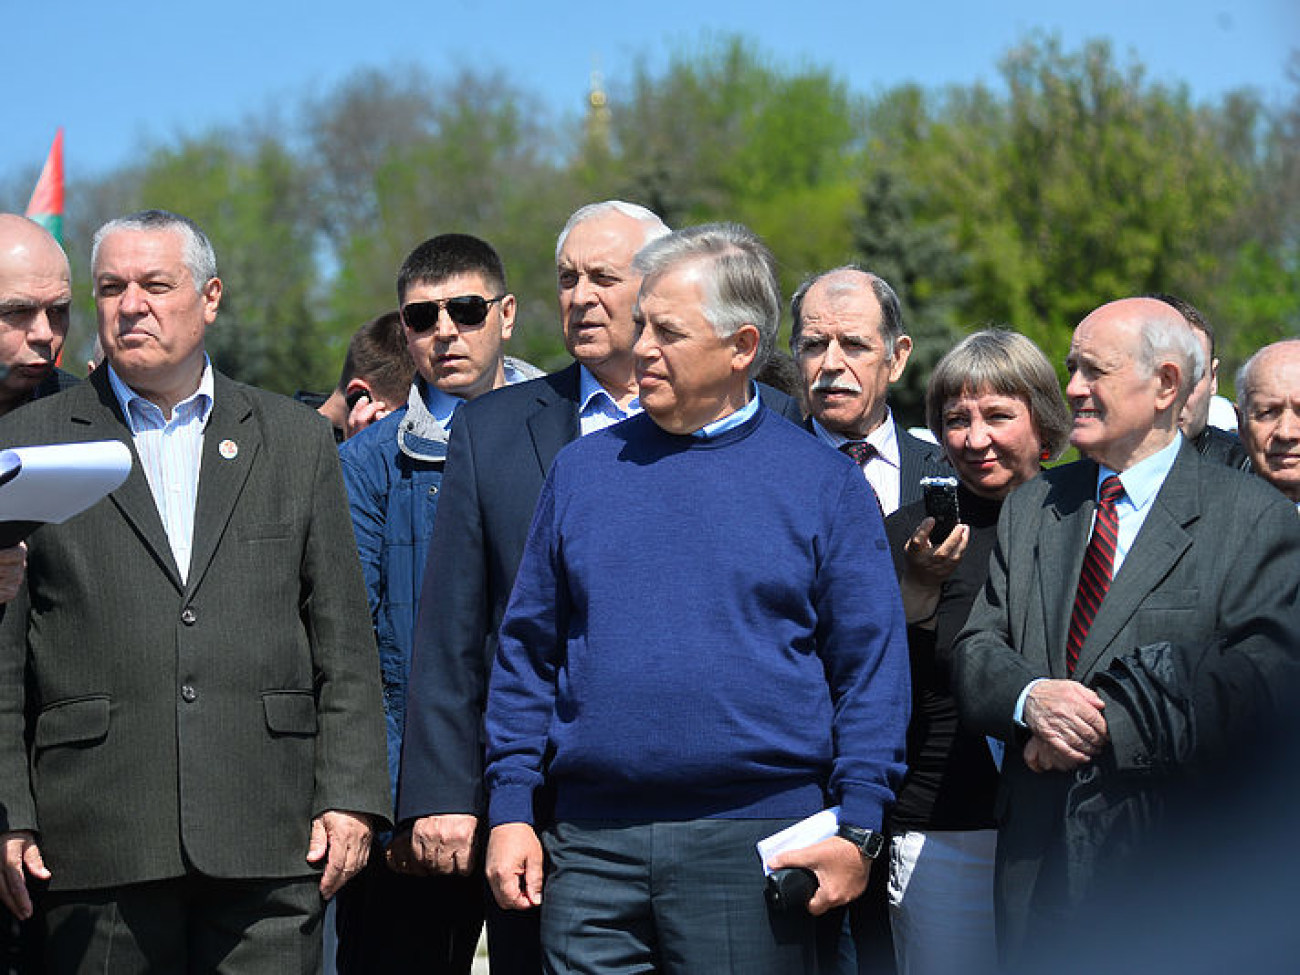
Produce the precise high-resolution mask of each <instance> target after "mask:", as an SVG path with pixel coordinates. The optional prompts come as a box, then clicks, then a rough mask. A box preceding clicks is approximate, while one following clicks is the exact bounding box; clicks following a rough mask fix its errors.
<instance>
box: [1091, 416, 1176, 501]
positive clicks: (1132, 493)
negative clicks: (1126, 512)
mask: <svg viewBox="0 0 1300 975" xmlns="http://www.w3.org/2000/svg"><path fill="white" fill-rule="evenodd" d="M1182 444H1183V438H1182V435H1181V434H1179V435H1178V436H1176V437H1174V439H1173V440H1171V441H1170V442H1169V443H1168V444H1167V445H1166V446H1164V447H1161V448H1160V449H1159V450H1157V451H1156V452H1155V453H1154V454H1152V455H1151V456H1150V457H1144V458H1143V459H1142V460H1140V461H1138V462H1137V463H1136V464H1134V465H1133V466H1132V467H1130V468H1129V469H1128V470H1126V471H1125V472H1124V473H1122V474H1119V472H1118V471H1114V470H1111V469H1110V468H1109V467H1107V466H1106V465H1105V464H1098V465H1097V489H1098V491H1099V492H1100V489H1101V482H1102V481H1104V480H1106V478H1108V477H1110V476H1111V475H1114V474H1118V476H1119V481H1120V483H1121V484H1123V485H1124V500H1123V501H1121V502H1120V504H1121V505H1127V506H1128V507H1130V508H1132V509H1133V510H1136V511H1141V510H1143V509H1145V508H1146V507H1147V506H1149V505H1150V504H1151V501H1152V500H1153V499H1154V498H1155V496H1156V495H1157V494H1158V493H1159V492H1160V487H1161V485H1163V484H1164V483H1165V478H1166V477H1168V476H1169V472H1170V470H1172V469H1173V466H1174V461H1175V460H1177V459H1178V450H1179V448H1180V447H1181V446H1182Z"/></svg>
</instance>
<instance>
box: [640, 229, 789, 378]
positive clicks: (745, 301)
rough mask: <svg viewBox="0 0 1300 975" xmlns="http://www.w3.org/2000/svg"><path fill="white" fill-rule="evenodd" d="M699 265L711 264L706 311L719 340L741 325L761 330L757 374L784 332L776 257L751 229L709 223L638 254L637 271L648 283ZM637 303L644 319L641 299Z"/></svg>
mask: <svg viewBox="0 0 1300 975" xmlns="http://www.w3.org/2000/svg"><path fill="white" fill-rule="evenodd" d="M695 261H701V262H707V270H708V273H706V274H705V275H704V307H703V312H704V317H705V318H706V319H707V320H708V322H709V324H710V325H712V326H713V330H714V331H715V332H716V333H717V334H718V335H719V337H721V338H729V337H730V336H732V335H734V334H735V332H736V330H737V329H739V328H740V327H741V326H742V325H753V326H754V327H755V328H756V329H757V330H758V351H757V353H756V354H755V355H754V361H753V362H752V363H751V364H750V367H749V374H750V376H755V375H757V374H758V372H759V371H760V370H761V369H762V368H763V366H764V365H765V364H766V363H767V360H768V357H769V356H771V354H772V349H773V348H774V347H775V345H776V333H777V331H778V330H779V329H780V327H781V288H780V285H779V284H778V283H777V275H776V258H774V257H773V256H772V252H771V251H770V250H768V248H767V245H766V244H764V243H763V241H762V239H760V238H759V236H758V235H757V234H755V233H754V232H753V231H752V230H750V229H749V228H748V227H743V226H741V225H740V224H738V223H706V224H702V225H701V226H698V227H687V228H685V229H683V230H678V231H676V232H674V233H671V234H669V235H668V236H666V237H660V238H659V239H657V240H654V241H652V242H651V243H649V244H647V245H646V246H645V247H643V248H642V249H641V250H640V251H638V252H637V255H636V257H635V258H634V259H633V261H632V266H633V268H635V269H636V270H637V271H640V272H641V274H643V275H644V276H645V280H646V282H647V283H648V282H649V281H650V280H652V279H653V278H657V277H661V276H662V275H664V274H666V273H668V272H669V271H671V270H674V269H676V268H677V267H679V266H681V265H683V264H689V263H693V262H695ZM644 288H645V284H643V285H642V289H643V290H644ZM637 304H638V314H639V313H640V308H639V306H640V299H638V301H637Z"/></svg>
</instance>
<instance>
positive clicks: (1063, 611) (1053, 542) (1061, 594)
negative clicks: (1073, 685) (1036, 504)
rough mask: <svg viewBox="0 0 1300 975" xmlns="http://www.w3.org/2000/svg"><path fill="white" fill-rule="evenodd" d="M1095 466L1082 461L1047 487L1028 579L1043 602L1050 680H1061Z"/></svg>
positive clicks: (1087, 532) (1088, 523)
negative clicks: (1074, 470)
mask: <svg viewBox="0 0 1300 975" xmlns="http://www.w3.org/2000/svg"><path fill="white" fill-rule="evenodd" d="M1096 487H1097V465H1096V464H1093V463H1091V462H1087V461H1085V462H1083V463H1081V464H1080V465H1079V469H1078V472H1077V474H1075V476H1072V477H1068V478H1064V479H1063V480H1062V481H1061V482H1059V483H1058V484H1056V485H1055V487H1054V488H1053V492H1052V493H1053V498H1052V501H1051V504H1050V506H1049V508H1048V512H1047V515H1046V516H1045V517H1044V519H1043V528H1042V532H1041V533H1040V534H1039V537H1038V541H1037V544H1036V547H1035V550H1034V563H1035V565H1034V570H1035V571H1034V575H1035V576H1036V577H1037V578H1038V585H1039V598H1040V599H1042V602H1043V617H1044V619H1043V627H1044V629H1043V632H1044V633H1046V634H1047V654H1046V655H1047V666H1048V672H1049V673H1050V674H1051V675H1052V676H1053V677H1066V676H1067V675H1068V671H1067V668H1066V663H1065V642H1066V638H1067V636H1068V634H1069V630H1070V614H1071V613H1072V612H1073V611H1074V597H1075V593H1076V592H1077V590H1078V587H1079V573H1080V572H1081V571H1082V569H1083V555H1084V552H1085V551H1087V548H1088V536H1089V535H1090V534H1091V532H1092V514H1093V511H1094V510H1095V509H1096V507H1097V503H1096V500H1095V497H1094V496H1095V495H1096V493H1097V492H1096Z"/></svg>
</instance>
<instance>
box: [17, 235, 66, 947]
mask: <svg viewBox="0 0 1300 975" xmlns="http://www.w3.org/2000/svg"><path fill="white" fill-rule="evenodd" d="M71 307H72V275H71V273H70V271H69V270H68V258H67V256H66V255H65V254H64V253H63V249H62V248H61V247H59V243H58V241H56V240H55V239H54V238H53V237H52V236H51V235H50V233H49V232H48V231H47V230H45V228H44V227H42V226H40V224H37V223H33V222H32V221H31V220H28V219H27V218H26V217H20V216H18V215H17V214H15V213H0V416H3V415H4V414H6V413H10V412H12V411H13V410H15V409H17V408H18V407H20V406H22V405H24V404H26V403H30V402H31V401H32V400H34V399H36V398H38V397H40V396H48V395H49V394H51V393H57V392H58V391H59V390H61V389H64V388H66V387H67V386H71V385H73V384H75V383H76V382H77V380H76V378H75V377H73V376H72V375H70V374H68V373H66V372H64V371H63V370H61V369H59V368H57V367H56V366H55V365H54V362H55V360H56V359H57V358H58V356H59V350H60V349H62V348H63V340H64V338H65V337H66V336H67V334H68V320H69V310H70V309H71ZM0 446H3V445H2V444H0ZM26 557H27V552H26V549H25V548H24V547H23V546H21V545H18V546H14V547H13V548H3V549H0V603H7V602H9V601H10V600H11V599H13V598H14V597H15V596H16V595H17V594H18V590H19V587H20V586H21V585H22V581H23V575H24V570H25V568H26ZM17 924H18V922H17V921H16V920H15V919H14V918H13V916H12V915H10V914H9V913H8V912H7V911H5V910H4V909H3V908H0V971H27V970H33V971H35V970H36V967H35V966H36V965H37V961H36V955H37V953H38V952H39V948H40V946H39V934H38V931H39V925H38V924H32V925H25V926H24V928H23V929H22V933H20V932H19V929H18V927H17Z"/></svg>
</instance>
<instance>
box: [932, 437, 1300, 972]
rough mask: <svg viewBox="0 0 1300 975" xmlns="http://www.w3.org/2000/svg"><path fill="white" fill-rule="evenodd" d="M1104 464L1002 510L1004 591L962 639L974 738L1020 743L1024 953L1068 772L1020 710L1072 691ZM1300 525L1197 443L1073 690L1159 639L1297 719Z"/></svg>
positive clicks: (1012, 757) (1031, 490)
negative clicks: (1020, 721) (1028, 756)
mask: <svg viewBox="0 0 1300 975" xmlns="http://www.w3.org/2000/svg"><path fill="white" fill-rule="evenodd" d="M1096 484H1097V466H1096V464H1094V463H1093V462H1091V461H1080V462H1078V463H1075V464H1071V465H1068V466H1065V467H1059V468H1056V469H1054V470H1051V471H1048V472H1046V473H1045V474H1043V475H1042V476H1040V477H1037V478H1035V479H1034V480H1032V481H1030V482H1028V483H1027V484H1024V485H1022V486H1021V487H1020V488H1019V489H1017V490H1016V491H1015V492H1013V493H1012V495H1011V497H1010V498H1008V500H1007V502H1006V504H1005V505H1004V506H1003V509H1002V514H1001V518H1000V519H999V522H998V540H997V544H996V547H995V549H994V552H993V555H992V558H991V559H990V563H989V578H988V582H987V584H986V585H985V588H984V591H983V593H982V594H981V596H980V598H979V599H977V600H976V603H975V606H974V608H973V609H972V611H971V615H970V618H969V620H968V621H967V624H966V628H965V630H964V631H963V632H962V634H961V635H960V636H959V637H958V640H957V644H956V647H955V659H954V690H955V692H956V695H957V701H958V706H959V708H960V711H961V715H962V718H963V720H964V721H965V722H966V723H967V725H968V726H970V727H971V728H973V729H975V730H978V731H980V732H982V733H984V734H988V735H992V736H995V737H997V738H1000V739H1002V740H1003V741H1005V742H1007V743H1008V748H1007V755H1006V759H1005V762H1004V765H1003V777H1002V789H1001V794H1000V796H999V801H998V814H999V821H1000V832H999V838H998V887H997V894H998V910H999V924H1000V937H1001V939H1002V941H1003V945H1004V947H1006V946H1010V950H1012V951H1013V952H1014V951H1015V946H1017V945H1020V944H1022V943H1024V942H1025V940H1026V938H1027V937H1028V936H1029V934H1030V933H1029V932H1027V931H1026V924H1027V919H1028V916H1029V910H1030V907H1031V905H1032V904H1033V900H1034V897H1035V890H1036V885H1037V883H1038V879H1039V875H1040V870H1041V869H1042V867H1043V865H1044V863H1045V862H1046V861H1047V859H1048V858H1049V857H1052V856H1055V855H1056V854H1055V849H1056V845H1057V844H1059V840H1060V838H1061V830H1062V827H1063V818H1062V803H1063V802H1064V798H1065V792H1066V789H1067V788H1068V786H1069V784H1070V783H1071V782H1072V781H1073V776H1072V774H1069V773H1055V772H1053V773H1045V774H1036V773H1033V772H1031V771H1029V769H1028V767H1027V766H1026V765H1025V764H1024V761H1023V759H1022V755H1021V747H1020V745H1021V742H1022V741H1023V738H1022V733H1021V732H1020V731H1019V730H1018V729H1017V727H1016V725H1015V723H1014V720H1013V713H1014V710H1015V705H1016V701H1017V698H1018V697H1019V695H1020V693H1021V691H1022V690H1023V689H1024V687H1025V685H1026V684H1028V683H1029V681H1030V680H1033V679H1034V678H1038V677H1051V678H1065V677H1067V676H1068V672H1067V668H1066V660H1065V644H1066V633H1067V631H1068V629H1069V623H1070V614H1071V611H1072V609H1073V606H1074V598H1075V591H1076V589H1077V585H1078V578H1079V573H1080V569H1081V567H1082V564H1083V557H1084V552H1085V550H1086V548H1087V543H1088V536H1089V534H1090V532H1091V526H1092V516H1093V511H1094V509H1095V507H1096V504H1095V501H1094V497H1095V493H1096ZM1297 633H1300V519H1297V518H1296V517H1295V510H1294V508H1293V507H1292V506H1291V505H1290V504H1289V503H1288V502H1287V500H1286V499H1285V498H1284V497H1283V496H1282V495H1281V494H1279V493H1278V492H1277V491H1275V490H1274V489H1273V488H1271V487H1270V486H1268V485H1267V484H1265V483H1264V482H1262V481H1260V480H1259V479H1257V478H1251V477H1249V476H1247V475H1244V474H1242V473H1240V472H1239V471H1235V470H1231V469H1229V468H1227V467H1225V466H1223V465H1220V464H1212V463H1207V462H1205V461H1203V460H1202V459H1201V457H1200V456H1199V455H1198V454H1197V453H1196V451H1195V450H1194V449H1193V448H1192V447H1191V446H1190V445H1189V444H1187V443H1186V442H1184V443H1183V445H1182V448H1181V449H1180V451H1179V453H1178V457H1177V459H1176V461H1175V463H1174V466H1173V468H1172V469H1171V470H1170V472H1169V476H1168V477H1167V478H1166V480H1165V483H1164V485H1163V486H1162V487H1161V489H1160V492H1159V493H1158V494H1157V495H1156V498H1155V499H1154V500H1153V501H1152V506H1151V509H1150V511H1149V512H1148V514H1147V518H1146V521H1145V522H1144V523H1143V526H1142V530H1141V531H1140V532H1139V533H1138V536H1137V538H1136V539H1135V540H1134V543H1133V546H1132V548H1131V549H1130V550H1129V553H1128V556H1127V557H1126V558H1125V560H1124V563H1123V565H1122V566H1121V567H1120V571H1119V573H1118V574H1117V575H1116V577H1115V579H1114V581H1113V582H1112V584H1111V587H1110V590H1109V592H1108V594H1107V596H1106V599H1105V601H1104V602H1103V603H1102V605H1101V608H1100V609H1099V610H1098V612H1097V615H1096V618H1095V619H1094V621H1093V625H1092V627H1091V629H1090V631H1089V633H1088V636H1087V638H1086V639H1085V641H1084V644H1083V648H1082V651H1081V653H1080V656H1079V662H1078V667H1077V669H1076V672H1075V674H1074V678H1075V679H1077V680H1080V681H1083V682H1085V683H1086V682H1088V681H1089V679H1090V678H1091V677H1092V675H1093V674H1095V673H1098V672H1099V671H1102V670H1104V669H1105V668H1106V667H1107V666H1109V664H1110V663H1111V661H1113V660H1114V659H1115V658H1116V657H1118V656H1122V655H1125V654H1128V653H1131V652H1132V651H1134V650H1136V649H1137V648H1139V647H1142V646H1145V645H1147V644H1152V643H1155V642H1157V641H1160V640H1168V641H1170V642H1171V643H1176V644H1180V645H1182V646H1184V647H1187V648H1189V649H1192V648H1199V649H1200V650H1202V651H1203V652H1204V653H1205V654H1213V653H1217V654H1219V655H1220V656H1221V659H1220V660H1219V661H1217V662H1216V663H1217V665H1218V666H1219V668H1220V670H1221V671H1228V672H1231V671H1233V670H1236V671H1238V672H1239V673H1240V674H1242V675H1243V678H1244V680H1245V682H1246V683H1251V684H1255V683H1257V681H1256V677H1262V678H1263V683H1264V684H1266V685H1267V686H1268V687H1269V688H1270V690H1271V693H1272V694H1273V695H1274V700H1273V701H1272V702H1271V703H1272V706H1274V707H1276V708H1279V709H1283V708H1286V709H1289V708H1291V707H1293V706H1294V701H1293V699H1291V694H1292V693H1293V690H1294V688H1295V687H1296V686H1297V685H1296V676H1297V671H1298V670H1300V641H1297V639H1296V634H1297ZM1105 717H1106V719H1107V722H1108V731H1109V734H1110V739H1111V743H1112V747H1113V749H1114V759H1115V764H1116V766H1117V767H1118V768H1119V769H1120V770H1122V771H1128V772H1132V771H1137V772H1140V771H1141V770H1143V769H1144V767H1146V766H1147V765H1148V764H1149V761H1150V759H1149V756H1147V755H1145V754H1144V753H1143V750H1142V744H1141V741H1140V736H1139V735H1138V734H1137V733H1136V732H1135V729H1134V728H1133V727H1132V725H1131V724H1130V723H1128V722H1126V721H1125V718H1124V715H1123V712H1122V711H1121V710H1119V709H1117V708H1112V709H1109V710H1107V711H1106V712H1105Z"/></svg>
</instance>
